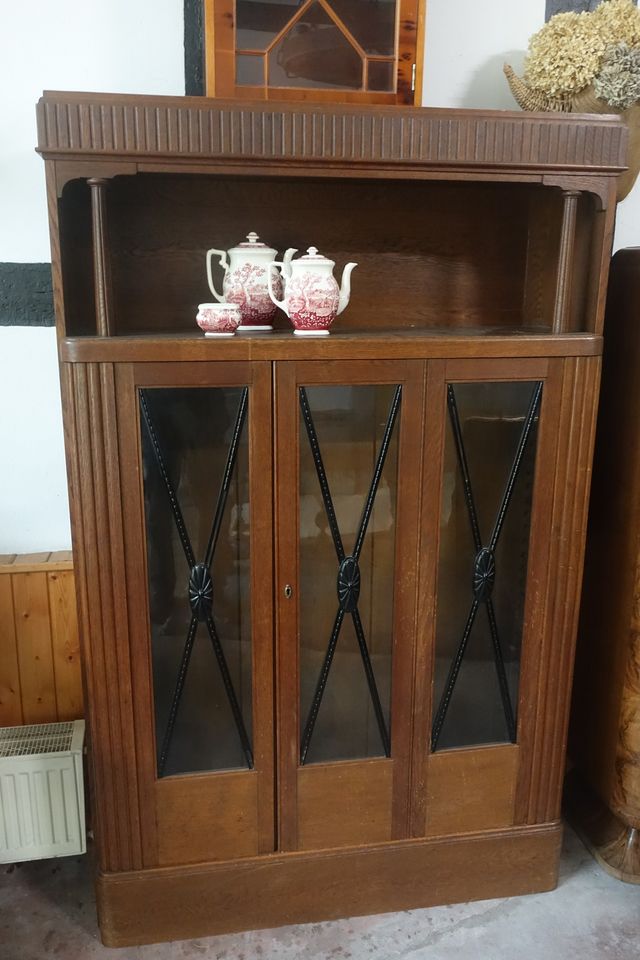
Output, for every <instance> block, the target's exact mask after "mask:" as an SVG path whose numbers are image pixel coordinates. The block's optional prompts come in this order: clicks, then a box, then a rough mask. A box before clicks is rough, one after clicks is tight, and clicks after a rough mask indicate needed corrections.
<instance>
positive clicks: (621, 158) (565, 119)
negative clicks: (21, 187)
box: [37, 92, 628, 173]
mask: <svg viewBox="0 0 640 960" xmlns="http://www.w3.org/2000/svg"><path fill="white" fill-rule="evenodd" d="M37 119H38V150H39V152H41V153H42V154H43V155H44V156H45V157H61V156H62V157H65V158H73V157H75V158H77V159H83V158H89V157H92V156H100V157H109V158H113V159H116V158H119V157H122V158H123V159H124V158H131V159H137V158H143V157H144V158H147V159H151V160H153V159H154V158H155V159H157V160H165V161H172V160H190V161H198V160H215V161H216V162H223V163H224V162H229V163H235V164H238V163H246V164H254V163H256V164H265V163H267V164H269V163H270V164H274V163H278V164H287V163H289V164H292V165H296V164H298V165H299V164H301V163H303V164H305V163H310V164H314V165H315V164H318V165H323V166H324V165H331V164H336V165H340V166H344V165H345V164H346V165H355V166H358V165H361V164H362V165H366V166H370V167H374V168H375V167H376V166H380V167H384V168H389V167H392V168H393V167H399V168H402V167H405V166H407V167H414V168H415V167H422V168H434V169H438V168H439V169H443V168H444V169H446V168H457V169H461V168H462V169H464V168H465V167H468V168H469V169H470V170H476V171H477V170H478V169H480V170H482V169H483V168H484V169H487V170H495V169H496V168H505V167H506V168H509V167H515V168H518V169H520V170H524V171H532V172H540V171H549V170H556V171H557V170H569V171H571V172H583V173H599V172H605V171H606V172H609V173H615V172H618V171H621V170H624V169H625V168H626V152H627V138H628V132H627V128H626V126H625V125H624V124H623V123H622V121H621V120H620V119H619V118H618V117H617V116H605V115H597V114H566V113H521V112H510V111H484V110H449V109H431V108H413V107H398V106H391V107H380V106H372V107H369V106H362V105H357V106H351V105H343V104H332V105H330V106H326V105H320V104H312V103H277V104H276V103H268V104H266V103H258V102H256V103H249V102H239V101H227V100H211V99H206V98H204V97H150V96H134V95H114V94H106V93H66V92H46V93H45V94H44V95H43V96H42V98H41V99H40V101H39V102H38V105H37Z"/></svg>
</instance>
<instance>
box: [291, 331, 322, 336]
mask: <svg viewBox="0 0 640 960" xmlns="http://www.w3.org/2000/svg"><path fill="white" fill-rule="evenodd" d="M293 332H294V334H295V335H296V337H328V336H329V331H328V330H294V331H293Z"/></svg>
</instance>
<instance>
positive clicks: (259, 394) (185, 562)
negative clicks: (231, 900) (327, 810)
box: [121, 363, 274, 864]
mask: <svg viewBox="0 0 640 960" xmlns="http://www.w3.org/2000/svg"><path fill="white" fill-rule="evenodd" d="M269 372H270V365H269V364H245V363H237V364H236V363H225V364H224V365H223V364H216V363H210V364H206V365H205V364H179V365H174V364H158V365H154V364H139V365H135V366H132V367H128V368H127V374H128V376H127V374H125V372H124V371H121V380H123V381H125V385H124V386H123V389H122V390H121V407H122V410H123V414H124V415H125V416H126V418H127V422H129V423H131V427H132V428H131V430H130V431H128V432H127V433H126V435H125V439H124V441H123V442H124V443H127V442H128V443H129V444H130V445H134V444H135V448H136V449H135V456H136V458H137V463H138V469H137V476H138V478H139V488H138V491H137V496H138V503H139V509H140V511H141V520H142V528H143V531H144V544H143V549H142V550H140V551H139V552H138V553H137V556H139V557H142V558H144V563H143V569H139V570H137V571H136V572H137V576H138V580H139V582H141V583H144V585H145V587H146V589H145V590H144V594H145V595H146V598H147V603H146V610H145V616H144V618H142V617H141V621H140V635H139V636H138V637H137V638H136V640H137V647H138V650H139V651H140V653H141V654H142V656H141V658H140V659H141V662H143V663H146V664H147V668H148V673H147V677H146V682H145V680H144V678H143V676H142V671H141V675H140V676H139V677H138V678H137V681H138V684H139V687H138V691H137V692H138V694H139V695H140V698H141V699H140V704H141V705H142V704H143V703H144V705H145V707H146V710H143V708H142V706H141V709H140V713H139V716H140V721H141V723H142V725H143V731H142V735H141V736H140V738H139V739H140V740H141V741H142V742H143V744H144V749H143V751H142V758H141V762H142V764H143V766H144V771H143V777H142V778H141V779H142V780H143V782H144V784H145V785H146V789H147V790H148V793H149V795H150V797H151V796H152V797H153V805H154V808H155V824H150V823H144V824H143V833H144V835H145V839H146V841H147V844H148V847H149V850H150V851H151V850H153V851H154V853H153V854H151V853H150V857H151V859H153V858H154V857H155V861H156V862H157V863H159V864H170V863H174V862H175V863H179V862H185V860H186V861H189V860H193V861H197V860H210V859H223V858H230V857H233V858H235V857H238V856H250V855H255V854H258V853H262V852H268V851H269V850H272V849H273V837H274V822H273V801H272V782H273V745H272V736H271V729H272V721H271V710H272V680H271V677H272V669H271V664H272V653H271V646H272V638H271V633H272V631H271V592H272V588H271V544H270V527H271V493H270V490H271V444H270V432H271V416H270V406H271V387H270V377H269ZM134 424H135V428H134ZM132 455H133V449H130V450H129V456H132ZM135 493H136V492H135V491H133V490H131V491H128V492H127V494H128V495H129V496H134V495H135ZM144 621H146V623H145V622H144ZM145 701H146V702H145ZM143 714H144V715H143ZM154 827H155V829H154Z"/></svg>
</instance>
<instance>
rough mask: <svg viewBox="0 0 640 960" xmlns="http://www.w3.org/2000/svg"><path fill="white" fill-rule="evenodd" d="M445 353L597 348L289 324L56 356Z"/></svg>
mask: <svg viewBox="0 0 640 960" xmlns="http://www.w3.org/2000/svg"><path fill="white" fill-rule="evenodd" d="M381 352H384V353H385V355H386V356H389V357H398V358H399V359H412V358H414V359H425V360H427V359H435V358H446V357H475V356H481V357H514V358H515V357H530V356H535V357H563V356H566V357H572V356H573V357H588V356H597V355H599V354H600V353H601V352H602V337H600V336H596V335H595V334H591V333H570V334H560V335H551V334H549V333H533V332H529V331H525V330H515V331H504V330H501V329H497V330H493V331H491V332H489V333H487V331H486V330H484V329H483V330H473V331H471V330H468V331H465V332H464V333H459V332H456V333H452V332H451V330H447V329H441V330H416V329H399V330H373V331H371V330H369V331H367V330H356V331H350V332H348V333H347V332H339V331H334V332H332V333H331V334H330V335H329V336H328V337H318V338H311V337H307V338H298V337H296V336H295V335H294V334H293V332H292V331H280V330H278V331H276V330H274V331H273V333H256V334H236V336H235V337H233V338H229V339H224V340H214V339H209V338H206V337H204V336H203V335H202V334H201V333H200V332H199V331H197V330H196V331H193V332H191V333H181V334H179V335H177V336H176V335H175V334H170V333H167V334H160V335H157V334H156V335H151V334H148V335H140V336H121V337H65V338H64V339H63V340H62V341H61V343H60V357H61V359H62V360H64V361H67V362H69V363H96V362H105V363H107V362H108V363H114V362H118V361H123V362H136V361H138V362H140V361H180V360H308V359H313V360H322V359H327V360H337V359H347V358H348V359H352V360H366V359H370V358H375V357H377V356H380V354H381Z"/></svg>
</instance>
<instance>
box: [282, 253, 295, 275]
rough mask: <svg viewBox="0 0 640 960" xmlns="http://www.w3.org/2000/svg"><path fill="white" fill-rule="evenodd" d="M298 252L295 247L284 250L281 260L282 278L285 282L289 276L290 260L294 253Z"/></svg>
mask: <svg viewBox="0 0 640 960" xmlns="http://www.w3.org/2000/svg"><path fill="white" fill-rule="evenodd" d="M297 252H298V250H297V248H296V247H289V249H288V250H285V252H284V257H283V258H282V271H281V272H282V276H283V277H284V278H285V280H288V279H289V277H290V276H291V259H292V257H293V255H294V253H297Z"/></svg>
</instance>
